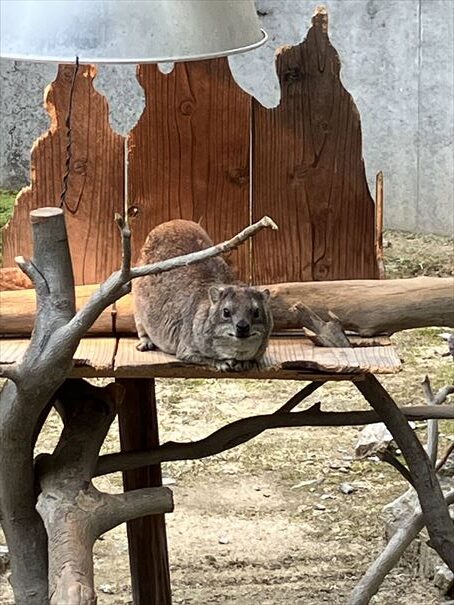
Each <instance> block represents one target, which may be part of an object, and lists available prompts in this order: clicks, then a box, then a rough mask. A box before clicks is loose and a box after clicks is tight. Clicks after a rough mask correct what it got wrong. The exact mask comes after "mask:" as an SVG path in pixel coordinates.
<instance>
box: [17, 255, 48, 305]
mask: <svg viewBox="0 0 454 605" xmlns="http://www.w3.org/2000/svg"><path fill="white" fill-rule="evenodd" d="M14 260H15V262H16V265H17V266H18V267H19V268H20V269H21V270H22V271H23V272H24V273H25V275H26V276H27V277H28V278H29V279H30V280H31V282H32V283H33V285H34V286H35V290H36V294H37V295H38V296H42V295H46V294H49V284H48V283H47V281H46V278H45V277H44V275H43V274H42V273H41V271H40V270H39V269H38V267H37V266H36V265H35V264H34V263H33V261H31V260H30V259H28V258H24V257H23V256H16V258H15V259H14Z"/></svg>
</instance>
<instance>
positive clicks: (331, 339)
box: [293, 302, 351, 347]
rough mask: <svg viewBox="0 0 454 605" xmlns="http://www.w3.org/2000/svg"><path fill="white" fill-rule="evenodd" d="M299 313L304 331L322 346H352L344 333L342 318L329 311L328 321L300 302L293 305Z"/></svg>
mask: <svg viewBox="0 0 454 605" xmlns="http://www.w3.org/2000/svg"><path fill="white" fill-rule="evenodd" d="M293 310H294V311H297V312H298V313H299V316H300V319H301V324H302V326H303V327H304V328H305V329H304V332H305V334H306V336H307V337H308V338H310V339H311V340H312V341H313V342H314V343H315V344H317V345H319V346H322V347H350V346H351V344H350V341H349V340H348V338H347V336H346V335H345V334H344V331H343V329H342V323H341V321H340V319H339V318H338V317H337V316H336V315H335V314H334V313H332V312H331V311H328V318H329V319H328V321H325V320H324V319H322V318H321V317H320V316H319V315H317V313H314V311H312V309H310V308H309V307H308V306H306V305H304V304H303V303H301V302H299V303H297V304H296V305H295V306H294V307H293Z"/></svg>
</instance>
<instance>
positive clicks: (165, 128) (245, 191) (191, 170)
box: [128, 59, 251, 279]
mask: <svg viewBox="0 0 454 605" xmlns="http://www.w3.org/2000/svg"><path fill="white" fill-rule="evenodd" d="M138 80H139V82H140V84H141V85H142V86H143V88H144V91H145V96H146V107H145V110H144V112H143V114H142V116H141V118H140V120H139V122H138V123H137V125H136V126H135V127H134V129H133V130H132V131H131V134H130V137H129V159H128V162H129V171H128V174H129V177H128V190H129V195H128V197H129V207H130V215H131V216H134V214H135V216H136V220H134V221H132V227H133V233H132V236H133V237H132V244H133V258H134V259H135V258H137V255H138V251H139V249H140V247H141V246H142V244H143V242H144V241H145V238H146V236H147V234H148V232H149V231H150V230H151V229H152V228H153V227H155V226H156V225H158V224H159V223H162V222H164V221H168V220H170V219H174V218H184V219H188V220H194V221H196V222H197V221H200V222H201V224H202V226H203V227H204V228H205V229H206V231H207V232H208V233H209V235H210V237H211V239H212V240H213V241H214V242H218V241H223V240H225V239H227V238H229V237H231V236H232V235H234V234H235V233H237V232H238V231H240V230H241V229H242V228H244V227H245V226H246V225H248V224H249V219H250V216H249V138H250V104H251V100H250V97H249V96H248V95H247V94H246V93H245V92H243V91H242V90H241V89H240V88H239V87H238V86H237V84H236V83H235V82H234V80H233V78H232V75H231V73H230V69H229V66H228V63H227V59H213V60H209V61H196V62H192V63H191V62H189V63H177V64H176V65H175V67H174V70H173V71H172V72H171V73H170V74H163V73H161V72H160V71H159V69H158V66H157V65H140V66H139V67H138ZM231 260H232V263H233V265H234V266H235V267H236V268H238V272H239V276H240V277H241V279H247V278H248V276H249V244H248V243H246V244H244V245H243V246H241V248H240V249H239V250H237V251H235V252H233V253H232V255H231Z"/></svg>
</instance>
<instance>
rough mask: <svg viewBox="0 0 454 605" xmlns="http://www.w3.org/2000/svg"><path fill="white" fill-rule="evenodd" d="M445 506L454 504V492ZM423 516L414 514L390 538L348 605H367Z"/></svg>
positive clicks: (418, 513)
mask: <svg viewBox="0 0 454 605" xmlns="http://www.w3.org/2000/svg"><path fill="white" fill-rule="evenodd" d="M445 500H446V505H447V506H449V505H451V504H453V503H454V492H452V493H450V494H448V495H447V496H446V499H445ZM424 525H425V523H424V515H423V514H422V513H421V512H416V513H415V514H414V515H412V516H411V517H409V518H408V519H407V521H406V523H405V524H404V525H402V527H400V528H399V529H398V530H397V531H396V533H395V534H394V535H393V536H392V538H391V539H390V541H389V542H388V544H387V545H386V547H385V548H384V550H383V551H382V552H381V553H380V554H379V555H378V557H377V558H376V559H375V561H374V562H373V563H372V565H370V567H369V568H368V569H367V571H366V573H365V574H364V576H363V577H362V578H361V580H360V581H359V582H358V584H357V585H356V586H355V588H354V589H353V591H352V594H351V595H350V599H349V601H348V605H367V603H369V601H370V600H371V598H372V597H373V596H374V594H376V593H377V591H378V589H379V588H380V586H381V584H382V582H383V580H384V579H385V577H386V576H387V575H388V573H389V572H390V571H391V570H392V569H393V567H395V565H397V563H398V562H399V559H400V558H401V556H402V555H403V554H404V552H405V551H406V549H407V548H408V547H409V546H410V544H411V543H412V542H413V540H414V539H415V538H417V536H418V534H419V532H420V531H421V530H422V529H423V528H424Z"/></svg>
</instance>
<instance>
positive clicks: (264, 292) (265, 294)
mask: <svg viewBox="0 0 454 605" xmlns="http://www.w3.org/2000/svg"><path fill="white" fill-rule="evenodd" d="M261 293H262V296H263V300H264V301H265V302H268V301H269V299H270V296H271V294H270V291H269V290H268V288H265V290H261Z"/></svg>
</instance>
